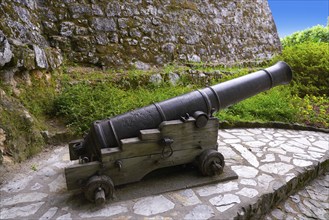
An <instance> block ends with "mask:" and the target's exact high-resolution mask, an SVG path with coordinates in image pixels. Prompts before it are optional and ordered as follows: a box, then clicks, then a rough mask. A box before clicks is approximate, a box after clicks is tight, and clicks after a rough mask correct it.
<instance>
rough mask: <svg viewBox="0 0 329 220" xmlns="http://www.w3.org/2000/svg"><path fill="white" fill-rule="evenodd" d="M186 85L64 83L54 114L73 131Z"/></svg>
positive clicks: (177, 92)
mask: <svg viewBox="0 0 329 220" xmlns="http://www.w3.org/2000/svg"><path fill="white" fill-rule="evenodd" d="M190 90H191V88H189V87H171V86H169V85H162V86H160V87H157V88H153V89H151V88H143V87H138V88H135V89H122V88H118V87H117V86H115V85H113V84H111V83H105V84H97V85H91V84H87V83H78V84H76V85H73V86H67V87H66V89H65V90H64V91H63V92H62V93H61V94H60V96H59V97H58V98H57V100H56V101H55V106H56V112H57V115H59V116H63V117H64V118H66V121H67V123H68V125H69V126H71V127H72V128H73V130H74V131H76V132H77V133H82V132H85V131H87V130H88V129H89V126H90V123H92V122H93V121H95V120H100V119H104V118H108V117H112V116H115V115H118V114H122V113H125V112H128V111H131V110H133V109H136V108H139V107H143V106H146V105H149V104H151V103H152V102H159V101H162V100H164V99H168V98H170V97H174V96H177V95H180V94H183V93H186V92H188V91H190Z"/></svg>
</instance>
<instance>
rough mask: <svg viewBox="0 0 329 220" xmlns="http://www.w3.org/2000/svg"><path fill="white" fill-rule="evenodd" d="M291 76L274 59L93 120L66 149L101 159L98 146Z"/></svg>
mask: <svg viewBox="0 0 329 220" xmlns="http://www.w3.org/2000/svg"><path fill="white" fill-rule="evenodd" d="M291 79H292V71H291V69H290V67H289V66H288V65H287V64H286V63H285V62H278V63H277V64H275V65H273V66H271V67H269V68H266V69H264V70H260V71H257V72H254V73H251V74H248V75H245V76H242V77H239V78H236V79H233V80H230V81H227V82H224V83H220V84H217V85H214V86H210V87H207V88H204V89H201V90H196V91H193V92H190V93H187V94H184V95H181V96H178V97H175V98H171V99H168V100H165V101H162V102H159V103H154V104H151V105H149V106H146V107H143V108H140V109H136V110H133V111H130V112H128V113H125V114H122V115H118V116H115V117H112V118H108V119H104V120H101V121H96V122H94V123H93V124H92V126H91V129H90V131H89V133H88V135H87V136H86V137H85V139H84V140H83V141H82V142H80V143H79V144H75V145H74V146H75V147H72V148H70V156H71V160H72V159H78V158H79V157H82V158H87V160H89V161H94V160H101V156H100V155H101V152H100V151H101V149H102V148H115V147H120V140H121V139H124V138H130V137H137V136H138V135H139V131H140V130H144V129H152V128H158V126H159V125H160V123H161V122H163V121H169V120H176V119H180V118H181V117H182V116H184V115H187V114H188V115H191V116H192V115H193V114H195V113H200V112H204V113H205V114H206V115H207V116H208V117H210V116H211V114H212V113H213V112H214V111H219V110H221V109H224V108H227V107H229V106H231V105H233V104H234V103H237V102H239V101H242V100H244V99H246V98H248V97H251V96H254V95H256V94H258V93H260V92H263V91H266V90H268V89H271V88H272V87H274V86H278V85H281V84H287V83H289V82H290V81H291ZM74 149H75V150H74ZM72 151H75V152H72ZM76 152H79V153H76Z"/></svg>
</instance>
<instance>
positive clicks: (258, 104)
mask: <svg viewBox="0 0 329 220" xmlns="http://www.w3.org/2000/svg"><path fill="white" fill-rule="evenodd" d="M297 111H298V109H296V108H295V107H294V106H293V105H292V104H291V91H290V88H289V87H288V86H280V87H276V88H273V89H271V90H269V91H266V92H263V93H260V94H258V95H256V96H253V97H251V98H249V99H246V100H244V101H242V102H239V103H237V104H235V105H233V106H231V107H229V108H227V109H225V110H222V111H220V112H218V113H216V114H215V115H216V116H217V117H218V118H219V119H221V120H226V121H229V122H234V121H261V122H267V121H281V122H295V121H296V114H297Z"/></svg>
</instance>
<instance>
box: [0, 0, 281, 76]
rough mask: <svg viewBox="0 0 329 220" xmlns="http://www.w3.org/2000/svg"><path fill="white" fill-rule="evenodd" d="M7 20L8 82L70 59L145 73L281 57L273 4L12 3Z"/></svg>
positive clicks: (0, 22)
mask: <svg viewBox="0 0 329 220" xmlns="http://www.w3.org/2000/svg"><path fill="white" fill-rule="evenodd" d="M0 16H1V19H0V71H1V69H2V71H1V72H2V73H1V72H0V74H2V76H3V77H5V79H7V80H10V78H11V77H12V75H13V73H14V72H18V71H25V70H33V69H54V68H57V67H58V66H59V65H61V64H62V62H63V57H64V58H67V60H69V61H72V62H76V63H81V64H86V65H96V66H102V67H129V66H131V65H135V66H136V67H137V68H141V69H145V68H149V67H150V66H152V65H163V64H165V63H168V62H172V61H183V62H186V61H192V62H199V61H203V62H218V63H224V64H227V63H232V62H233V63H234V62H243V61H257V60H264V59H268V58H270V57H272V56H273V54H275V53H278V52H280V50H281V46H280V41H279V38H278V34H277V31H276V27H275V24H274V21H273V19H272V14H271V11H270V9H269V6H268V2H267V1H266V0H223V1H212V0H203V1H201V0H194V1H186V0H126V1H113V0H52V1H50V0H10V1H9V0H5V1H1V2H0ZM4 69H5V71H4Z"/></svg>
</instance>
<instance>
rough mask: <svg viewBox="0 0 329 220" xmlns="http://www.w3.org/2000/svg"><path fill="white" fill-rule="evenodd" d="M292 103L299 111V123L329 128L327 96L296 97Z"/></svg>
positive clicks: (328, 101) (328, 102)
mask: <svg viewBox="0 0 329 220" xmlns="http://www.w3.org/2000/svg"><path fill="white" fill-rule="evenodd" d="M291 103H292V104H293V105H294V106H295V108H296V109H297V110H298V117H297V119H298V120H297V122H299V123H301V124H306V125H311V126H315V127H323V128H328V127H329V117H328V115H329V98H328V97H327V96H326V95H323V96H318V97H317V96H312V95H306V96H305V97H304V98H300V97H298V96H294V97H293V98H292V100H291Z"/></svg>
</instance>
